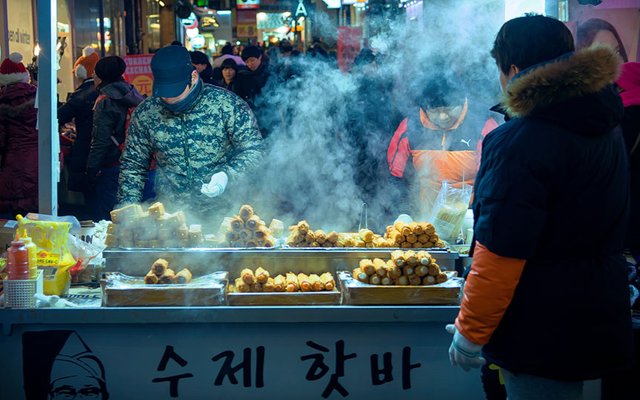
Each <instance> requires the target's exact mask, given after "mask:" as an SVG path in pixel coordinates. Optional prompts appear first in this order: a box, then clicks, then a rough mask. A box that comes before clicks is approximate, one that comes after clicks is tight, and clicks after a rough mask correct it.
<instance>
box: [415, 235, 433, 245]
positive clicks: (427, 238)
mask: <svg viewBox="0 0 640 400" xmlns="http://www.w3.org/2000/svg"><path fill="white" fill-rule="evenodd" d="M418 241H420V242H422V243H425V245H426V244H427V243H429V242H430V241H431V236H429V235H427V234H426V233H423V234H421V235H419V236H418Z"/></svg>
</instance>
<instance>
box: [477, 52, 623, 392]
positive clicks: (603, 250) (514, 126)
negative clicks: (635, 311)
mask: <svg viewBox="0 0 640 400" xmlns="http://www.w3.org/2000/svg"><path fill="white" fill-rule="evenodd" d="M617 68H618V61H617V58H616V55H615V54H614V53H613V52H612V51H610V50H608V49H603V48H599V49H598V48H596V49H587V50H583V51H581V52H578V53H575V54H573V55H571V56H569V57H564V58H560V59H558V60H554V61H553V62H550V63H547V64H543V65H538V66H534V67H531V68H530V69H527V70H525V71H522V72H521V73H520V74H519V75H517V76H516V77H515V78H514V79H513V80H512V81H511V82H510V84H509V86H508V87H507V93H506V96H507V99H506V102H505V106H506V110H507V112H508V114H509V115H510V116H511V117H513V118H512V119H511V120H509V121H508V122H507V123H505V124H504V125H502V126H500V127H498V128H496V129H495V130H494V131H493V132H491V133H490V134H489V135H488V136H487V138H486V139H485V141H484V144H483V152H482V163H481V166H480V171H479V173H478V176H477V177H476V187H475V200H474V205H473V209H474V217H475V239H476V240H477V241H478V242H480V243H482V244H484V245H485V246H486V247H487V248H488V249H489V250H491V251H492V252H494V253H496V254H498V255H500V256H506V257H513V258H519V259H525V260H526V264H525V267H524V271H523V273H522V276H521V278H520V282H519V284H518V286H517V288H516V291H515V294H514V296H513V298H512V301H511V303H510V305H509V307H508V308H507V310H506V313H505V314H504V317H503V319H502V320H501V322H500V324H499V326H498V328H497V329H496V330H495V332H494V334H493V336H492V337H491V340H490V341H489V343H488V344H487V345H485V346H484V349H483V352H484V355H485V357H486V358H487V361H488V362H490V363H495V364H497V365H499V366H500V367H503V368H505V369H507V370H510V371H512V372H516V373H528V374H533V375H539V376H543V377H548V378H554V379H567V380H584V379H593V378H597V377H601V376H603V375H605V374H607V373H610V372H612V371H613V370H616V369H618V368H623V367H625V366H627V365H628V363H629V362H630V357H631V315H630V310H629V290H628V284H627V271H626V267H625V261H624V258H623V256H622V251H623V241H624V236H625V229H626V225H627V218H628V215H629V214H628V210H629V181H628V179H629V178H628V176H629V175H628V169H627V168H628V165H627V156H626V151H625V145H624V141H623V138H622V135H621V132H620V129H619V128H617V125H618V124H619V122H620V121H621V118H622V115H623V107H622V102H621V100H620V97H619V96H618V94H617V92H616V90H615V89H614V88H613V86H612V85H611V84H610V82H612V81H613V80H614V79H615V76H616V73H617Z"/></svg>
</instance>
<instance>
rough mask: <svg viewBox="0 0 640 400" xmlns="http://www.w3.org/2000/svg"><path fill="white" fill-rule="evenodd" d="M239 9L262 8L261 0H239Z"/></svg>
mask: <svg viewBox="0 0 640 400" xmlns="http://www.w3.org/2000/svg"><path fill="white" fill-rule="evenodd" d="M237 8H238V10H252V9H257V8H260V0H237Z"/></svg>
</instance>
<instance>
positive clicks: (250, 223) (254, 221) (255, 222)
mask: <svg viewBox="0 0 640 400" xmlns="http://www.w3.org/2000/svg"><path fill="white" fill-rule="evenodd" d="M245 226H246V227H247V229H249V230H250V231H255V230H256V229H258V228H259V227H260V217H258V216H257V215H255V214H254V215H252V216H251V217H250V218H249V219H247V222H245Z"/></svg>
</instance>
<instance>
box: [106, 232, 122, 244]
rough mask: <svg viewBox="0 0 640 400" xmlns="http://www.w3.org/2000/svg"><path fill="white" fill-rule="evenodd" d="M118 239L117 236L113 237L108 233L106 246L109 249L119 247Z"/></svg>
mask: <svg viewBox="0 0 640 400" xmlns="http://www.w3.org/2000/svg"><path fill="white" fill-rule="evenodd" d="M118 243H119V241H118V237H117V236H116V235H112V234H110V233H107V237H106V238H105V240H104V244H105V246H107V247H117V246H118Z"/></svg>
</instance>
